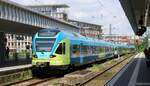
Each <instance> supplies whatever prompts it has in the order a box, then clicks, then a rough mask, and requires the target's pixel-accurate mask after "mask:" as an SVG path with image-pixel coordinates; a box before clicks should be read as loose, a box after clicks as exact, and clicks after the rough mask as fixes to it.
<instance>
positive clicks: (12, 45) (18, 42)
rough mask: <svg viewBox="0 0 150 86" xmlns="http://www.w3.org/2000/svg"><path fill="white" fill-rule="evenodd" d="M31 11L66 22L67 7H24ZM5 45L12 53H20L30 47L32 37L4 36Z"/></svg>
mask: <svg viewBox="0 0 150 86" xmlns="http://www.w3.org/2000/svg"><path fill="white" fill-rule="evenodd" d="M26 7H28V8H30V9H31V10H34V11H37V12H39V13H42V14H44V15H47V16H50V17H52V18H56V19H60V20H64V21H67V19H68V16H67V13H66V11H67V8H68V7H69V6H67V5H64V4H60V5H36V6H26ZM5 36H6V39H7V43H6V46H7V47H9V49H10V51H12V52H14V51H15V52H16V51H17V52H20V51H24V50H26V47H27V46H30V47H31V42H32V37H31V36H26V35H18V34H5Z"/></svg>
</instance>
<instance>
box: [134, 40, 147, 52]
mask: <svg viewBox="0 0 150 86" xmlns="http://www.w3.org/2000/svg"><path fill="white" fill-rule="evenodd" d="M135 46H136V50H137V51H138V52H143V51H144V49H145V48H146V47H147V46H148V37H145V38H144V39H143V42H142V44H140V45H139V44H137V45H135Z"/></svg>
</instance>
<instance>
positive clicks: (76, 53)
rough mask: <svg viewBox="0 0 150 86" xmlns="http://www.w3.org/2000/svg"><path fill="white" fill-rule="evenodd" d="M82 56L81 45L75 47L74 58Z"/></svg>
mask: <svg viewBox="0 0 150 86" xmlns="http://www.w3.org/2000/svg"><path fill="white" fill-rule="evenodd" d="M79 55H80V45H73V56H74V57H79Z"/></svg>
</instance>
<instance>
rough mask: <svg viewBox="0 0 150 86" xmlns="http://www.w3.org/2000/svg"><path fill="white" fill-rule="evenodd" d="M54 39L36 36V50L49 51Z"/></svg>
mask: <svg viewBox="0 0 150 86" xmlns="http://www.w3.org/2000/svg"><path fill="white" fill-rule="evenodd" d="M54 42H55V39H54V38H53V39H52V38H38V39H36V51H37V52H50V51H51V49H52V47H53V45H54Z"/></svg>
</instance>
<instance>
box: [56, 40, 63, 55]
mask: <svg viewBox="0 0 150 86" xmlns="http://www.w3.org/2000/svg"><path fill="white" fill-rule="evenodd" d="M55 53H56V54H65V43H60V44H59V46H58V48H57V50H56V52H55Z"/></svg>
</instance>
